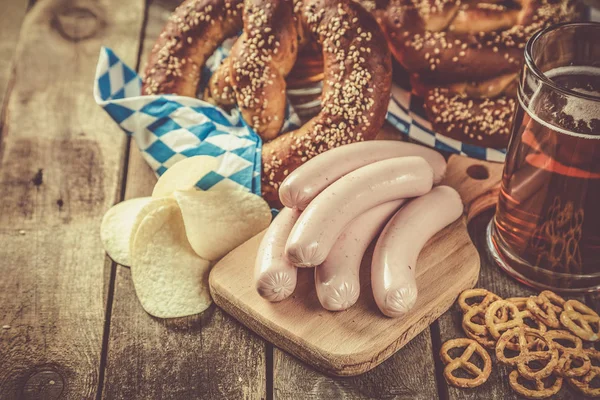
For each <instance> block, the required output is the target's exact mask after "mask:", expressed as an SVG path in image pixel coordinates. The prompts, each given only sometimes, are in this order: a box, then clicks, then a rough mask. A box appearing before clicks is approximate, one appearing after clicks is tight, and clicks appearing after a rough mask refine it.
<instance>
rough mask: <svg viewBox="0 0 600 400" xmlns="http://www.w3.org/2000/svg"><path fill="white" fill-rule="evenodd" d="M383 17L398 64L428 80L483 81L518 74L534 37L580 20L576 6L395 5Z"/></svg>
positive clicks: (524, 2) (450, 1)
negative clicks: (558, 25)
mask: <svg viewBox="0 0 600 400" xmlns="http://www.w3.org/2000/svg"><path fill="white" fill-rule="evenodd" d="M387 3H388V4H387V6H386V7H385V9H383V10H382V11H380V12H379V13H378V14H377V16H378V19H379V21H380V22H381V24H382V26H383V28H384V32H385V34H386V36H387V37H388V39H389V41H390V47H391V49H392V52H393V54H394V56H395V57H396V58H397V59H398V61H399V62H400V63H401V64H402V65H403V66H404V67H405V68H406V69H407V70H408V71H410V72H411V73H417V74H419V75H420V76H421V78H422V79H424V80H427V81H431V82H437V83H449V82H459V81H480V80H485V79H488V78H491V77H495V76H498V75H502V74H506V73H509V72H517V71H518V70H519V68H520V65H521V63H522V60H523V48H524V47H525V43H526V42H527V40H528V39H529V38H530V37H531V35H533V33H535V32H537V31H539V30H540V29H542V28H544V27H546V26H550V25H552V24H554V23H557V22H564V21H568V20H572V19H573V18H575V16H576V15H577V14H578V10H577V9H576V7H575V2H574V1H572V0H565V1H554V0H514V1H491V0H488V1H481V0H476V1H460V0H390V1H388V2H387Z"/></svg>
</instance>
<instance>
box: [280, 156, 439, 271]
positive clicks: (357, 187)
mask: <svg viewBox="0 0 600 400" xmlns="http://www.w3.org/2000/svg"><path fill="white" fill-rule="evenodd" d="M432 186H433V170H432V168H431V166H430V165H429V164H428V163H427V161H425V159H423V158H421V157H399V158H390V159H388V160H383V161H378V162H376V163H373V164H369V165H367V166H364V167H362V168H359V169H357V170H356V171H353V172H351V173H349V174H347V175H345V176H344V177H342V178H341V179H339V180H337V181H335V182H334V183H332V184H331V185H330V186H329V187H327V188H326V189H325V190H324V191H323V192H321V193H320V194H319V195H318V196H317V197H315V199H314V200H313V201H311V203H310V204H309V205H308V207H306V209H305V210H304V212H303V213H302V215H301V216H300V218H298V221H297V222H296V225H294V228H293V229H292V232H291V234H290V237H289V238H288V241H287V244H286V247H285V252H286V254H287V257H288V259H289V260H290V261H291V262H292V264H294V265H296V266H299V267H313V266H317V265H320V264H322V263H323V261H325V258H326V257H327V255H328V254H329V251H330V250H331V248H332V247H333V245H334V243H335V241H336V240H337V238H338V237H339V236H340V234H341V233H342V231H343V230H344V228H345V227H346V225H348V223H350V221H352V220H353V219H354V218H356V217H358V216H359V215H360V214H362V213H364V212H365V211H367V210H369V209H371V208H373V207H375V206H377V205H379V204H382V203H386V202H388V201H392V200H397V199H403V198H410V197H416V196H421V195H424V194H425V193H427V192H429V191H430V190H431V187H432Z"/></svg>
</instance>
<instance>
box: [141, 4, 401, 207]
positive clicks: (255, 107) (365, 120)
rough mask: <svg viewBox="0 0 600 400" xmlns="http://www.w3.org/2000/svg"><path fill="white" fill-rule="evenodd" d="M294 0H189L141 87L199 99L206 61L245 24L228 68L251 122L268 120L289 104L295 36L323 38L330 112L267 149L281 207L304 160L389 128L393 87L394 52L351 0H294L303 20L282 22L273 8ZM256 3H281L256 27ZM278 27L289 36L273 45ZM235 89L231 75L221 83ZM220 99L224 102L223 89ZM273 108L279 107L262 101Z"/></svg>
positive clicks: (266, 174)
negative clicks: (288, 181) (284, 189)
mask: <svg viewBox="0 0 600 400" xmlns="http://www.w3.org/2000/svg"><path fill="white" fill-rule="evenodd" d="M289 1H291V0H289ZM289 1H288V2H286V1H284V0H246V2H245V3H242V2H241V1H240V0H186V1H185V2H184V3H183V4H182V5H181V6H179V7H178V8H177V10H176V11H175V12H174V14H173V16H172V17H171V18H170V19H169V21H168V23H167V26H166V27H165V28H164V30H163V33H162V34H161V36H160V38H159V40H158V42H157V44H156V45H155V47H154V49H153V51H152V53H151V55H150V61H149V63H148V66H147V69H146V78H145V80H144V88H143V90H144V93H146V94H157V93H176V94H180V95H187V96H195V93H196V90H197V85H198V82H199V80H200V71H201V67H202V65H203V64H204V62H205V61H206V58H207V57H208V56H210V54H212V52H213V51H214V50H215V49H216V47H217V46H218V45H219V44H220V43H221V42H222V41H223V40H224V39H225V38H226V37H229V36H233V35H234V34H235V33H237V32H238V31H239V30H240V29H241V28H242V25H243V27H244V32H243V33H242V37H241V38H238V40H237V41H236V43H235V44H234V48H233V49H232V54H231V61H229V62H228V63H229V64H230V67H229V69H230V71H229V73H227V71H222V72H221V73H222V74H224V75H225V76H227V75H228V76H230V82H231V85H232V87H233V91H234V92H235V96H236V100H237V103H238V105H240V108H241V109H242V114H243V115H244V117H245V119H246V118H247V117H248V116H249V115H251V116H250V117H248V118H250V121H247V122H248V123H250V124H254V123H255V122H257V123H258V125H259V126H262V125H269V122H274V120H275V119H276V117H277V116H278V115H280V114H279V113H280V112H281V110H282V107H283V106H284V105H285V96H284V92H283V91H284V90H285V81H283V79H282V77H285V75H286V73H288V72H289V70H290V69H291V66H292V65H293V61H291V60H292V59H294V60H295V58H294V57H295V54H297V42H296V49H295V50H294V49H292V48H291V47H292V46H293V44H294V43H295V42H294V38H293V37H292V36H290V33H291V32H295V33H296V34H297V35H298V34H299V35H300V36H301V37H303V36H306V37H310V38H312V40H315V41H316V42H317V44H318V45H319V46H320V47H321V48H322V52H323V58H324V80H323V93H322V97H321V103H322V109H321V111H320V113H319V114H318V115H316V116H315V117H314V118H312V119H311V120H310V121H308V122H307V123H306V124H305V125H304V126H302V127H300V128H299V129H298V130H296V131H293V132H290V133H287V134H284V135H281V136H278V137H276V138H275V139H273V140H272V141H270V142H268V143H265V144H264V147H263V152H262V157H263V159H262V160H263V175H262V182H263V196H264V197H265V198H266V199H267V201H269V202H270V203H271V204H272V205H274V206H277V205H279V201H278V196H277V189H278V187H279V184H280V182H281V181H282V180H283V179H284V178H285V177H286V176H287V175H288V174H289V173H290V172H292V171H293V170H294V169H295V168H297V167H298V166H300V165H301V164H302V163H304V162H305V161H307V160H308V159H310V158H312V157H314V156H316V155H317V154H320V153H322V152H324V151H327V150H329V149H332V148H334V147H338V146H340V145H343V144H347V143H351V142H355V141H361V140H370V139H374V138H375V136H376V135H377V133H378V131H379V129H380V128H381V126H382V125H383V122H384V119H385V114H386V111H387V105H388V101H389V94H390V89H391V56H390V53H389V49H388V47H387V43H386V41H385V38H384V36H383V33H382V32H381V29H380V28H379V26H378V24H377V22H376V21H375V19H374V18H373V16H372V15H371V14H370V13H369V12H367V11H366V10H365V9H364V8H362V7H361V6H360V5H359V4H357V3H354V2H352V1H350V0H341V1H333V0H295V1H294V3H293V5H294V9H293V16H294V17H295V21H296V23H295V24H283V23H282V24H280V23H278V21H277V20H278V18H279V15H280V14H275V11H274V10H283V11H282V14H283V15H285V12H284V11H285V8H286V4H288V3H289ZM269 7H270V8H269ZM242 9H243V11H244V13H243V14H244V18H243V24H242ZM249 10H253V11H252V13H262V12H264V11H265V10H273V14H270V13H271V11H269V12H265V14H266V22H264V23H262V22H261V23H260V24H258V23H257V22H256V17H254V19H253V18H252V17H250V16H249V15H248V14H247V12H248V11H249ZM276 15H277V16H276ZM287 15H288V17H289V14H287ZM288 17H286V18H288ZM282 18H283V17H282ZM274 30H278V32H277V34H278V35H281V37H282V39H281V40H280V41H279V46H273V47H268V45H269V44H268V37H269V36H270V33H272V32H274ZM259 37H260V39H257V40H256V41H255V40H254V39H255V38H259ZM284 37H285V38H286V41H285V43H284V39H283V38H284ZM296 40H297V39H296ZM253 46H256V49H255V48H254V47H253ZM284 47H285V48H284ZM255 50H256V51H255ZM253 52H254V53H253ZM280 52H284V53H282V57H279V56H278V53H280ZM252 54H258V55H259V57H260V60H261V61H264V62H267V61H268V63H270V64H269V70H268V71H269V72H268V73H270V74H271V75H266V74H264V72H265V68H261V65H260V63H258V62H257V60H253V59H251V58H250V59H249V58H248V57H252ZM283 54H285V57H283ZM263 56H264V57H265V58H263ZM280 58H282V59H280ZM261 73H262V74H261ZM273 74H274V75H275V77H273V76H272V75H273ZM269 76H270V77H271V78H273V79H269ZM238 78H239V80H238ZM271 80H272V82H271ZM213 83H216V82H213ZM227 86H228V85H227V84H226V82H225V84H221V86H220V87H221V88H225V87H227ZM209 90H210V89H209ZM212 97H213V100H216V101H219V98H220V96H214V95H213V96H212ZM215 97H217V99H215ZM249 97H252V98H249ZM265 100H266V103H265ZM265 104H266V105H265ZM271 106H273V110H272V111H266V109H265V108H264V107H271ZM254 116H257V118H258V119H255V118H254ZM269 116H271V117H272V120H271V121H269V120H268V117H269ZM263 118H265V119H263ZM280 118H281V117H280ZM269 127H271V125H269ZM272 129H274V128H271V131H272ZM269 138H270V137H267V138H266V139H269Z"/></svg>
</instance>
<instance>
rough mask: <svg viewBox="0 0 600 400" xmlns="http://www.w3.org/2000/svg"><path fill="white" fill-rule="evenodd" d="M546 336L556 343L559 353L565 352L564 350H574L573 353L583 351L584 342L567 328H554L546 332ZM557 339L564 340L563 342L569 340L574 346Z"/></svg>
mask: <svg viewBox="0 0 600 400" xmlns="http://www.w3.org/2000/svg"><path fill="white" fill-rule="evenodd" d="M544 337H545V338H546V339H548V340H550V341H552V343H554V347H555V348H556V349H557V350H558V352H559V354H561V355H562V354H563V353H564V352H572V353H581V352H582V351H583V342H582V341H581V339H580V338H578V337H577V336H574V335H573V334H571V332H569V331H565V330H552V331H548V332H546V334H544ZM557 340H562V341H563V342H569V343H571V344H572V345H573V346H572V347H567V346H565V345H563V344H562V343H560V342H558V341H557Z"/></svg>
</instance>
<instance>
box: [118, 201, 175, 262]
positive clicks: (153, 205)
mask: <svg viewBox="0 0 600 400" xmlns="http://www.w3.org/2000/svg"><path fill="white" fill-rule="evenodd" d="M176 204H177V202H176V201H175V199H174V198H172V197H161V198H158V199H153V198H152V197H150V201H149V202H148V203H147V204H146V205H145V206H144V207H142V208H141V209H140V210H139V211H138V213H137V215H136V217H135V221H134V222H133V226H132V227H131V238H130V240H129V254H132V253H133V240H134V239H135V234H136V233H137V230H138V228H139V227H140V224H141V223H142V221H143V220H144V218H146V216H147V215H148V214H149V213H150V211H153V210H155V209H157V208H158V207H162V206H168V205H176Z"/></svg>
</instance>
